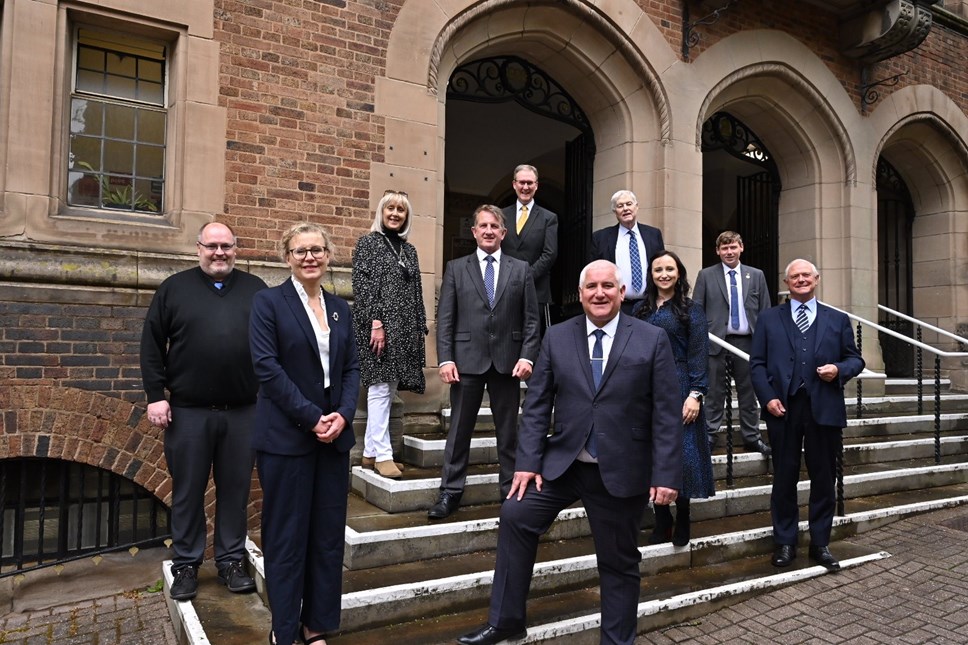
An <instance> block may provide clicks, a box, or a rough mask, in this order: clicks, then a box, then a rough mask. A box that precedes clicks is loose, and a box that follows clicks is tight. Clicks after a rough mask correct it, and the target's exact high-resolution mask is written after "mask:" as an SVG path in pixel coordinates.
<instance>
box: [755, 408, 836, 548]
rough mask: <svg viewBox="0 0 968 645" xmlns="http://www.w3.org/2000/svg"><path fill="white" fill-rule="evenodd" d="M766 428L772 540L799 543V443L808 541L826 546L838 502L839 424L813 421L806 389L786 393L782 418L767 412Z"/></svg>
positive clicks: (828, 542) (780, 542)
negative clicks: (770, 464)
mask: <svg viewBox="0 0 968 645" xmlns="http://www.w3.org/2000/svg"><path fill="white" fill-rule="evenodd" d="M766 427H767V430H768V431H769V434H770V445H771V446H772V448H773V492H772V495H771V496H770V514H771V515H772V517H773V541H774V542H775V543H776V544H796V543H797V536H798V527H797V525H798V523H799V520H800V508H799V505H798V503H797V482H798V481H799V479H800V453H801V446H802V452H803V456H804V459H805V461H806V464H807V474H808V475H809V477H810V502H809V519H810V543H811V544H812V545H814V546H827V545H828V544H830V529H831V527H832V526H833V520H834V511H835V509H836V505H837V494H836V491H835V487H834V479H835V476H836V460H837V452H838V451H839V450H840V445H841V434H842V432H843V428H838V427H836V426H825V425H820V424H818V423H815V422H814V420H813V413H812V412H811V410H810V395H809V394H808V393H807V391H806V390H800V392H799V393H797V394H794V395H793V396H792V397H790V399H789V401H788V402H787V411H786V415H785V416H784V417H782V418H777V417H773V416H772V415H770V414H769V413H767V420H766Z"/></svg>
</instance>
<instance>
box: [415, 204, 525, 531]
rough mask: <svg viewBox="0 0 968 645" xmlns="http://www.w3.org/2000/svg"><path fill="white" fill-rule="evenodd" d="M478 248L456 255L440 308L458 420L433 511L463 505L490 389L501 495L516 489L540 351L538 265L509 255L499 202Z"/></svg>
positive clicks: (483, 212)
mask: <svg viewBox="0 0 968 645" xmlns="http://www.w3.org/2000/svg"><path fill="white" fill-rule="evenodd" d="M471 231H472V233H473V234H474V239H475V240H476V241H477V251H475V252H474V253H472V254H470V255H467V256H464V257H462V258H458V259H456V260H451V261H450V262H448V263H447V267H446V269H445V270H444V280H443V283H442V284H441V286H440V300H439V302H438V305H437V358H438V360H439V361H440V368H439V372H440V378H441V380H442V381H443V382H444V383H447V384H449V385H450V407H451V420H450V432H449V433H448V434H447V445H446V448H445V450H444V466H443V469H442V470H441V475H440V480H441V481H440V496H439V498H438V500H437V503H436V504H435V505H434V506H433V507H431V509H430V510H429V511H428V512H427V515H428V517H430V518H431V519H443V518H445V517H447V516H448V515H450V514H451V513H453V512H454V511H455V510H457V506H458V505H459V504H460V498H461V495H462V494H463V492H464V481H465V479H466V478H467V461H468V457H469V453H470V443H471V435H472V434H473V432H474V425H475V424H476V423H477V413H478V412H479V411H480V409H481V400H482V399H483V397H484V388H485V387H487V392H488V396H489V397H490V401H491V412H492V415H493V417H494V430H495V434H496V435H497V448H498V462H499V463H500V485H501V494H502V495H507V494H508V491H510V490H511V479H512V476H513V473H514V449H515V446H516V443H517V425H518V402H519V401H520V397H521V394H520V393H521V384H520V383H521V381H522V380H527V379H528V377H529V376H531V370H532V366H533V365H534V361H535V359H536V358H537V355H538V344H539V338H538V301H537V298H536V296H535V291H534V280H533V279H532V277H531V276H532V274H531V267H529V266H528V263H527V262H524V261H522V260H518V259H516V258H513V257H511V256H509V255H508V254H506V253H503V254H502V253H501V241H502V240H503V239H504V234H505V232H506V229H505V226H504V216H503V215H502V214H501V211H500V209H498V207H497V206H490V205H485V206H479V207H478V208H477V210H476V211H474V226H473V228H472V229H471Z"/></svg>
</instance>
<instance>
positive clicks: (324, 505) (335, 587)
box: [257, 428, 353, 643]
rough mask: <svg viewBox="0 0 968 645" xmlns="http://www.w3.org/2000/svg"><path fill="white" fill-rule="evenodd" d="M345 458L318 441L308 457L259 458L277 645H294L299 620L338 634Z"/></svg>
mask: <svg viewBox="0 0 968 645" xmlns="http://www.w3.org/2000/svg"><path fill="white" fill-rule="evenodd" d="M352 431H353V429H352V428H347V429H346V430H344V432H352ZM349 459H350V456H349V453H348V452H339V451H337V450H336V449H335V448H334V447H333V446H332V444H323V443H321V444H319V445H318V446H316V448H315V449H314V450H313V451H312V452H310V453H309V454H306V455H296V456H291V455H273V454H269V453H266V452H261V451H260V452H259V453H258V455H257V463H258V467H259V482H260V483H261V484H262V495H263V497H262V552H263V554H264V556H265V567H266V571H265V573H266V591H267V593H268V595H269V604H270V605H271V607H272V631H273V633H274V634H275V636H276V642H278V643H294V642H296V640H297V634H298V631H299V623H300V622H301V623H302V624H304V625H306V627H307V628H309V629H311V630H313V631H320V632H333V631H336V630H338V629H339V621H340V598H341V594H342V588H343V587H342V585H343V547H344V544H345V540H346V538H345V533H346V504H347V495H349V469H350V461H349Z"/></svg>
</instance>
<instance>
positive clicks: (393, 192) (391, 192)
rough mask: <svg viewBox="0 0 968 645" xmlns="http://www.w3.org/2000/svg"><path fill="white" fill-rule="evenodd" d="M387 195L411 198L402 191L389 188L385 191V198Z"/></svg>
mask: <svg viewBox="0 0 968 645" xmlns="http://www.w3.org/2000/svg"><path fill="white" fill-rule="evenodd" d="M387 195H403V196H404V197H409V196H410V195H408V194H407V193H405V192H403V191H402V190H393V189H392V188H388V189H387V190H384V191H383V196H384V197H386V196H387Z"/></svg>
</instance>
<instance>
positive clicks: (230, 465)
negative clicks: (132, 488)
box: [141, 222, 266, 600]
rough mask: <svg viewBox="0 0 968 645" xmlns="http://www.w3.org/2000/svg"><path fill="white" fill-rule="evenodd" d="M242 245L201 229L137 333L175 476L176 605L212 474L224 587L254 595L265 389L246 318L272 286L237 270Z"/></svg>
mask: <svg viewBox="0 0 968 645" xmlns="http://www.w3.org/2000/svg"><path fill="white" fill-rule="evenodd" d="M236 244H237V241H236V237H235V233H234V232H233V231H232V229H231V228H229V227H228V226H227V225H225V224H221V223H219V222H209V223H207V224H205V225H204V226H203V227H202V228H201V230H200V231H199V232H198V242H197V247H198V266H197V267H194V268H192V269H188V270H186V271H182V272H180V273H176V274H175V275H173V276H170V277H169V278H167V279H166V280H165V281H164V282H162V283H161V286H159V287H158V291H156V292H155V295H154V297H153V298H152V300H151V305H150V306H149V308H148V315H147V316H146V318H145V324H144V329H143V331H142V335H141V378H142V380H143V382H144V389H145V394H146V395H147V399H148V411H147V414H148V421H149V422H150V423H151V424H152V425H153V426H155V427H157V428H161V429H162V430H163V431H164V439H165V441H164V443H165V460H166V461H167V462H168V472H169V473H171V533H172V549H173V551H174V557H173V558H172V566H171V569H172V574H173V575H174V582H173V583H172V585H171V589H170V590H169V591H170V594H171V597H172V598H173V599H174V600H190V599H192V598H194V597H195V595H196V593H197V590H198V567H199V565H201V564H202V560H203V559H204V557H205V541H206V535H207V533H208V531H207V528H206V522H205V489H206V488H207V487H208V475H209V472H210V471H211V472H212V473H213V476H214V478H215V488H216V500H215V564H216V566H217V567H218V580H219V582H220V583H222V584H223V585H225V586H226V587H228V589H229V591H232V592H235V593H242V592H248V591H253V590H254V589H255V581H254V580H253V579H252V578H251V577H250V576H249V575H248V574H247V573H246V572H245V569H244V567H243V564H242V560H243V559H244V557H245V535H246V529H247V524H248V518H247V507H248V502H249V488H250V487H251V485H252V464H253V455H254V453H253V451H252V442H251V439H250V437H251V422H252V418H253V415H254V412H255V399H256V393H257V392H258V389H259V383H258V381H257V380H256V378H255V372H254V370H253V368H252V358H251V355H250V353H249V311H250V310H251V307H252V297H253V296H254V295H255V293H256V292H257V291H259V290H261V289H265V288H266V283H265V282H263V281H262V280H261V279H260V278H257V277H255V276H253V275H250V274H248V273H246V272H244V271H237V270H235V254H236V249H237V245H236ZM165 390H167V391H168V398H167V399H166V398H165Z"/></svg>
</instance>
